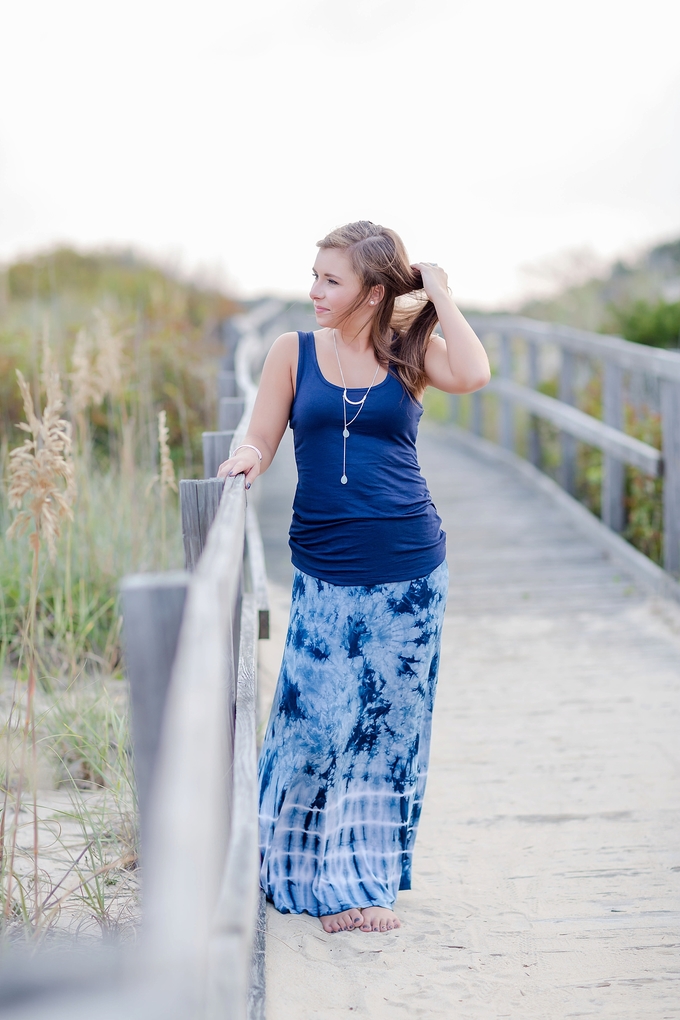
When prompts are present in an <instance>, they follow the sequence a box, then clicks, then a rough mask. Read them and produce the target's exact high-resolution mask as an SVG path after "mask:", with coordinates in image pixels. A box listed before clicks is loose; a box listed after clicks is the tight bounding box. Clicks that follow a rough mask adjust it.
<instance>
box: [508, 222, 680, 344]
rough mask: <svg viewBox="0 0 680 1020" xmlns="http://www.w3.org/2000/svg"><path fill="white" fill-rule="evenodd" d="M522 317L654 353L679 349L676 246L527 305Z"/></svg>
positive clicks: (679, 248)
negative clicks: (650, 349) (654, 350)
mask: <svg viewBox="0 0 680 1020" xmlns="http://www.w3.org/2000/svg"><path fill="white" fill-rule="evenodd" d="M520 311H521V314H522V315H528V316H529V317H531V318H534V319H542V320H545V321H548V322H561V323H565V324H566V325H570V326H578V327H580V328H582V329H590V330H594V331H595V332H598V333H613V334H617V335H619V336H623V337H625V339H626V340H632V341H633V342H634V343H639V344H649V345H651V346H653V347H667V348H677V347H680V240H677V241H673V242H670V243H668V244H661V245H657V247H655V248H652V249H651V250H650V251H648V252H647V253H646V254H645V255H643V256H642V257H641V258H639V259H638V260H637V261H635V262H632V263H630V264H628V263H624V262H616V263H614V265H613V266H612V267H611V269H610V270H608V271H607V272H605V273H602V274H600V275H595V276H593V277H592V278H591V279H588V280H586V281H585V282H581V283H578V284H576V285H572V286H570V285H568V284H567V285H566V286H564V287H563V288H562V289H561V290H559V292H558V293H557V294H556V295H554V296H553V297H550V298H546V299H542V300H532V301H528V302H527V303H526V304H524V305H523V306H522V308H521V309H520Z"/></svg>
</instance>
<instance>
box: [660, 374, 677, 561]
mask: <svg viewBox="0 0 680 1020" xmlns="http://www.w3.org/2000/svg"><path fill="white" fill-rule="evenodd" d="M661 428H662V435H663V439H662V452H663V465H664V480H663V565H664V567H665V569H666V570H667V571H668V573H669V574H672V575H673V576H674V577H678V575H680V384H678V383H676V382H671V381H670V380H668V379H662V380H661Z"/></svg>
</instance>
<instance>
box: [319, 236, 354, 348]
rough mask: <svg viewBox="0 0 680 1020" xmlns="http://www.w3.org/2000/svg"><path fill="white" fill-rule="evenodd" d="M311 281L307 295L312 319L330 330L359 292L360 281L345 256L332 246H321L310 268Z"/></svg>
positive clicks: (351, 304)
mask: <svg viewBox="0 0 680 1020" xmlns="http://www.w3.org/2000/svg"><path fill="white" fill-rule="evenodd" d="M312 273H313V275H314V283H313V284H312V287H311V290H310V292H309V296H310V298H311V299H312V301H313V302H314V312H315V314H316V321H317V322H318V323H319V325H320V326H326V327H328V328H329V329H332V328H333V327H334V326H338V325H339V324H340V322H342V321H343V318H344V316H346V314H347V312H348V311H349V310H350V309H351V308H352V307H353V306H354V305H355V304H356V301H357V298H358V297H359V295H360V294H361V281H360V279H359V277H358V276H357V275H356V273H355V272H354V270H353V269H352V265H351V262H350V260H349V257H348V256H347V255H346V254H345V253H344V252H342V251H339V250H338V249H336V248H321V249H320V251H319V254H318V255H317V257H316V261H315V263H314V269H313V270H312Z"/></svg>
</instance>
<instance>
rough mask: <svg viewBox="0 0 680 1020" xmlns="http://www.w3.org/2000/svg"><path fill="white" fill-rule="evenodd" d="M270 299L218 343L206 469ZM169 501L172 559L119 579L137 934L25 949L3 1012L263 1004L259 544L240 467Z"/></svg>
mask: <svg viewBox="0 0 680 1020" xmlns="http://www.w3.org/2000/svg"><path fill="white" fill-rule="evenodd" d="M278 308H279V306H278V304H276V303H271V302H270V303H268V304H267V305H260V306H257V307H256V308H255V309H253V310H252V311H251V312H250V313H249V314H248V315H245V316H242V317H241V318H240V320H237V322H236V323H235V325H236V332H237V336H238V345H237V346H235V345H234V344H233V343H231V344H230V349H229V350H227V351H226V352H225V357H224V359H223V363H222V370H221V375H220V389H221V392H220V405H219V406H220V422H219V424H220V425H221V426H225V427H223V428H221V429H220V431H219V432H218V433H207V434H206V435H205V436H204V452H205V465H204V467H205V472H204V473H205V474H206V475H210V474H211V473H213V474H214V472H215V470H216V467H217V464H219V462H220V461H221V460H223V459H225V458H226V457H227V456H228V453H229V447H230V446H233V445H235V444H238V442H239V439H240V438H242V436H243V435H244V434H245V430H246V428H247V424H248V420H249V418H250V413H251V411H252V406H253V401H254V399H255V394H256V386H255V384H254V382H253V380H252V376H251V368H252V367H253V366H254V368H255V370H257V369H258V368H259V363H260V362H261V357H262V351H261V349H260V348H261V343H260V340H259V333H258V327H260V326H261V325H263V324H264V323H266V321H267V320H268V319H271V318H272V317H273V316H274V315H275V314H276V313H277V311H278ZM232 339H233V324H232ZM234 347H235V349H234ZM225 391H226V392H225ZM237 416H238V417H237ZM229 426H231V427H229ZM234 426H235V427H234ZM215 457H218V458H219V459H218V460H217V462H216V461H215ZM180 502H181V511H182V527H183V537H184V548H185V557H186V566H187V570H186V571H174V572H168V573H165V574H140V575H135V576H133V577H128V578H125V579H124V580H123V582H122V584H121V595H122V604H123V616H124V641H125V652H126V665H127V672H128V676H129V680H130V691H131V702H132V724H133V744H134V759H135V776H136V781H137V788H138V797H139V808H140V819H141V864H142V867H141V876H142V907H143V923H142V933H141V938H140V945H139V947H138V948H137V949H136V950H135V951H134V952H132V953H127V954H126V953H123V954H121V953H115V954H113V956H106V957H101V956H99V957H96V958H95V957H93V956H92V955H91V954H90V955H82V956H80V955H73V954H71V956H70V957H69V959H71V961H72V962H71V963H70V964H69V965H68V966H64V965H63V964H61V965H60V967H59V968H57V969H58V970H59V971H60V972H59V973H58V974H57V973H56V972H55V968H54V966H53V964H50V963H49V962H47V963H44V962H41V961H34V962H33V967H32V972H31V973H30V975H29V974H27V975H26V980H25V981H23V979H21V980H19V979H18V980H17V981H16V982H15V985H16V987H15V990H14V991H15V994H14V995H13V997H12V1001H11V1003H10V1005H9V1007H8V1008H4V1006H3V1004H2V1002H0V1015H2V1016H3V1017H8V1018H9V1017H13V1016H16V1017H17V1020H18V1018H19V1017H26V1016H29V1015H30V1016H31V1018H35V1020H47V1018H50V1020H56V1018H60V1017H62V1016H63V1017H64V1018H66V1017H68V1018H69V1020H80V1018H81V1017H82V1018H83V1020H84V1018H85V1017H88V1018H91V1017H92V1016H93V1015H96V1016H101V1017H111V1018H113V1017H119V1016H125V1017H127V1018H128V1020H264V939H263V934H264V901H263V899H262V897H261V894H260V892H259V882H258V875H259V854H258V833H257V776H256V763H257V748H256V722H257V720H256V701H257V699H256V677H257V642H258V639H259V638H260V637H266V636H268V633H269V613H268V606H267V583H266V574H265V567H264V553H263V548H262V542H261V538H260V533H259V528H258V524H257V520H256V518H255V515H254V512H253V509H252V506H248V504H247V495H246V492H245V488H244V482H243V476H239V477H236V478H233V479H228V480H227V483H226V484H224V483H223V482H222V481H221V480H218V479H217V478H210V477H206V478H205V479H203V480H201V481H183V482H182V483H181V488H180ZM22 981H23V983H22ZM27 1009H28V1012H27V1011H26V1010H27Z"/></svg>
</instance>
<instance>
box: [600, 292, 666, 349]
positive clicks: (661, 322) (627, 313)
mask: <svg viewBox="0 0 680 1020" xmlns="http://www.w3.org/2000/svg"><path fill="white" fill-rule="evenodd" d="M609 311H610V317H611V321H612V326H613V329H614V331H615V332H617V333H620V334H621V335H622V336H623V337H625V339H626V340H631V341H632V342H633V343H635V344H647V346H648V347H679V346H680V301H676V302H673V303H670V302H667V301H657V302H656V304H651V303H650V302H649V301H635V302H634V303H633V304H632V305H624V306H623V307H614V306H611V307H610V310H609Z"/></svg>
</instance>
